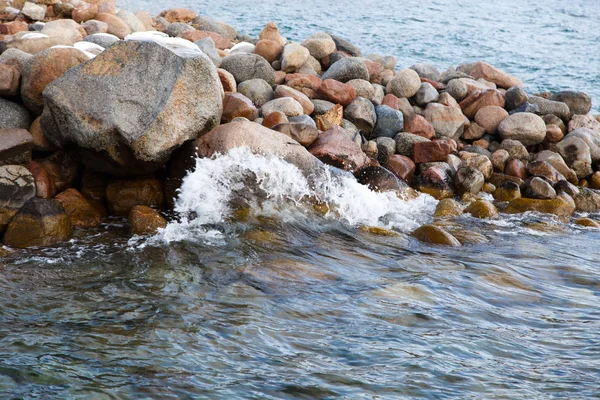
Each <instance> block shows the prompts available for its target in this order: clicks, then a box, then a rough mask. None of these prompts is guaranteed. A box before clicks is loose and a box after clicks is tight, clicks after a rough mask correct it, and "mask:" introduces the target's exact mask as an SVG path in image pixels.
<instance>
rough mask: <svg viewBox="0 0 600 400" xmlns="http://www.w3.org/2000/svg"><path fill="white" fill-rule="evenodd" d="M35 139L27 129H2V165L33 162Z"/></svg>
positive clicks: (0, 130) (0, 135) (0, 159)
mask: <svg viewBox="0 0 600 400" xmlns="http://www.w3.org/2000/svg"><path fill="white" fill-rule="evenodd" d="M32 146H33V138H32V137H31V134H30V133H29V132H28V131H27V130H25V129H14V128H13V129H0V165H6V164H26V163H29V161H31V148H32Z"/></svg>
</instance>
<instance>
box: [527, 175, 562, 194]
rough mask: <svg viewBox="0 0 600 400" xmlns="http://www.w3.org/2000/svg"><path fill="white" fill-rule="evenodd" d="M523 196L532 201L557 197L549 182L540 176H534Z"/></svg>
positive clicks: (529, 180) (528, 181)
mask: <svg viewBox="0 0 600 400" xmlns="http://www.w3.org/2000/svg"><path fill="white" fill-rule="evenodd" d="M523 196H524V197H528V198H530V199H542V200H549V199H553V198H555V197H556V191H555V190H554V188H553V187H552V185H551V184H550V183H549V182H547V181H546V180H544V179H542V178H541V177H539V176H534V177H532V178H530V179H528V180H527V182H526V187H525V191H524V192H523Z"/></svg>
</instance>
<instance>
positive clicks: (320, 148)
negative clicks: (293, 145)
mask: <svg viewBox="0 0 600 400" xmlns="http://www.w3.org/2000/svg"><path fill="white" fill-rule="evenodd" d="M308 151H310V153H311V154H312V155H313V156H315V157H317V158H318V159H319V160H321V161H323V162H324V163H326V164H330V165H333V166H334V167H337V168H341V169H343V170H346V171H351V172H354V171H357V170H359V169H361V168H364V167H368V166H370V165H373V161H372V160H371V159H370V158H369V157H367V155H366V154H365V153H363V151H362V149H361V147H360V145H358V144H356V142H354V141H353V140H352V139H351V137H350V135H349V134H348V132H346V131H345V130H344V129H343V128H341V127H339V126H334V127H333V128H331V129H329V130H328V131H326V132H323V133H321V134H320V135H319V137H318V138H317V140H316V141H315V142H314V143H313V144H312V145H311V146H310V147H309V149H308Z"/></svg>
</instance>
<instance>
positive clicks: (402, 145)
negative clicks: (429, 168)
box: [394, 132, 430, 158]
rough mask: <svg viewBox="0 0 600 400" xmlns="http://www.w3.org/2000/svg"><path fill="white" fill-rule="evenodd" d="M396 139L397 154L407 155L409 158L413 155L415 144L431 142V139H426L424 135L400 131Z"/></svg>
mask: <svg viewBox="0 0 600 400" xmlns="http://www.w3.org/2000/svg"><path fill="white" fill-rule="evenodd" d="M394 140H395V141H396V154H400V155H402V156H406V157H409V158H412V157H413V145H414V144H415V143H417V142H429V141H430V140H429V139H425V138H424V137H423V136H419V135H413V134H412V133H408V132H399V133H398V134H397V135H396V136H394Z"/></svg>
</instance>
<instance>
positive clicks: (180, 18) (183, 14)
mask: <svg viewBox="0 0 600 400" xmlns="http://www.w3.org/2000/svg"><path fill="white" fill-rule="evenodd" d="M161 16H162V17H163V18H164V19H166V20H167V21H169V22H170V23H174V22H192V21H193V20H194V18H196V13H195V12H194V11H192V10H188V9H187V8H172V9H170V10H166V11H163V12H162V13H161Z"/></svg>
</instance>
